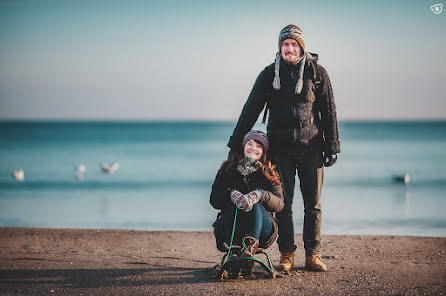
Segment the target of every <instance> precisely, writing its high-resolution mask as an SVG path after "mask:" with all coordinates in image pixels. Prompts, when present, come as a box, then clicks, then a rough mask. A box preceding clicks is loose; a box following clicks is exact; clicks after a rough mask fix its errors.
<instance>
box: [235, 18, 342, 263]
mask: <svg viewBox="0 0 446 296" xmlns="http://www.w3.org/2000/svg"><path fill="white" fill-rule="evenodd" d="M317 60H318V56H317V55H316V54H312V53H311V54H310V53H309V52H306V51H305V42H304V36H303V33H302V30H300V28H299V27H297V26H295V25H288V26H286V27H285V28H283V29H282V31H280V35H279V52H278V53H277V55H276V59H275V62H274V63H272V64H271V65H269V66H268V67H266V68H265V69H264V70H263V71H262V72H261V73H260V74H259V76H258V77H257V80H256V82H255V84H254V87H253V89H252V91H251V93H250V95H249V97H248V100H247V101H246V103H245V105H244V107H243V110H242V113H241V115H240V117H239V120H238V122H237V125H236V127H235V129H234V132H233V134H232V136H231V138H230V140H229V143H228V147H229V148H231V150H236V149H240V147H241V142H242V140H243V137H244V135H245V134H246V133H247V132H248V131H250V130H251V128H252V127H253V125H254V123H255V122H256V121H257V118H258V117H259V114H260V112H261V111H262V110H263V108H264V106H265V104H266V108H265V113H264V118H263V120H264V122H265V119H266V116H267V112H268V111H269V117H268V125H267V130H268V137H269V140H270V151H271V155H272V159H273V161H274V162H275V164H276V165H277V168H278V171H279V174H280V178H281V181H282V186H283V190H284V198H285V206H284V208H283V210H282V211H281V212H279V213H277V214H276V217H277V219H278V221H279V238H278V244H279V250H280V252H281V256H280V264H279V265H278V266H277V269H279V270H284V271H289V270H291V268H292V267H293V264H294V251H295V250H296V245H295V244H294V227H293V213H292V204H293V195H294V186H295V176H296V171H297V174H298V177H299V180H300V189H301V192H302V198H303V202H304V208H305V210H304V212H305V213H304V228H303V241H304V247H305V256H306V260H305V268H306V269H307V270H313V271H327V268H326V266H325V264H323V263H322V261H321V257H320V247H321V243H320V230H321V203H320V198H321V188H322V182H323V176H324V166H326V167H329V166H332V165H333V164H334V163H335V162H336V159H337V153H339V152H341V150H340V142H339V135H338V124H337V119H336V108H335V103H334V99H333V91H332V88H331V84H330V79H329V77H328V74H327V72H326V71H325V69H324V68H323V67H322V66H320V65H318V64H317Z"/></svg>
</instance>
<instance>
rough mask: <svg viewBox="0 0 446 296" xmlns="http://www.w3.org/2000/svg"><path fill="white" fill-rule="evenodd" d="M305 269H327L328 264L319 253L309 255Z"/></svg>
mask: <svg viewBox="0 0 446 296" xmlns="http://www.w3.org/2000/svg"><path fill="white" fill-rule="evenodd" d="M305 269H306V270H311V271H327V266H325V264H324V263H322V261H321V256H320V255H319V254H314V255H310V256H307V258H306V259H305Z"/></svg>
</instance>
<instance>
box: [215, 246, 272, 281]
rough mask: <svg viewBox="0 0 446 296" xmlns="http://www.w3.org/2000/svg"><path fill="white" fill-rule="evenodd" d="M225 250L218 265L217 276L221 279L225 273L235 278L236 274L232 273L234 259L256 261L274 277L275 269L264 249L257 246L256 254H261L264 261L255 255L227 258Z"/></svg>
mask: <svg viewBox="0 0 446 296" xmlns="http://www.w3.org/2000/svg"><path fill="white" fill-rule="evenodd" d="M229 253H230V252H227V253H225V254H224V255H223V257H222V259H221V263H220V267H219V269H220V270H219V272H218V275H217V278H218V279H220V280H223V279H224V278H225V275H228V276H229V278H237V275H234V274H232V263H233V262H235V261H243V260H253V261H254V262H257V263H258V264H259V265H260V266H261V267H262V268H263V269H264V270H265V271H266V272H267V274H268V275H269V277H271V278H273V279H274V278H276V271H275V270H274V267H273V264H272V262H271V258H270V257H269V255H268V253H267V252H265V251H264V249H262V248H258V249H257V252H256V254H263V255H264V256H265V257H266V263H265V262H263V260H261V259H258V258H255V257H236V258H228V254H229Z"/></svg>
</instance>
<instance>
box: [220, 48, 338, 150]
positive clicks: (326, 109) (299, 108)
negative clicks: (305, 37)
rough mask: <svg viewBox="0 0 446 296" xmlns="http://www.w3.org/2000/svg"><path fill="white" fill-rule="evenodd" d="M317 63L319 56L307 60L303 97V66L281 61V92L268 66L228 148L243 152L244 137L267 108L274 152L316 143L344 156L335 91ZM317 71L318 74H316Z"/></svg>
mask: <svg viewBox="0 0 446 296" xmlns="http://www.w3.org/2000/svg"><path fill="white" fill-rule="evenodd" d="M317 60H318V56H317V55H316V54H311V55H310V57H309V58H307V60H306V63H305V68H304V75H303V76H304V77H303V89H302V92H301V93H300V94H296V93H295V87H296V83H297V79H298V69H299V67H300V63H299V64H297V65H288V64H287V63H285V62H284V61H283V60H281V64H280V75H279V76H280V85H281V87H280V89H279V90H276V89H274V88H273V87H272V82H273V78H274V63H273V64H271V65H269V66H267V67H266V68H265V69H264V70H263V71H262V72H261V73H260V74H259V76H258V77H257V80H256V82H255V84H254V87H253V89H252V91H251V93H250V95H249V97H248V100H247V101H246V103H245V105H244V107H243V110H242V113H241V115H240V118H239V120H238V122H237V125H236V127H235V129H234V133H233V135H232V136H231V138H230V140H229V143H228V147H229V148H231V149H234V150H240V149H241V143H242V140H243V137H244V136H245V134H246V133H247V132H248V131H250V130H251V128H252V127H253V125H254V123H255V122H256V121H257V118H258V117H259V114H260V112H261V111H262V110H263V108H264V107H265V104H267V106H268V107H269V108H268V109H269V118H268V126H267V131H268V137H269V141H270V146H271V148H272V149H273V150H280V149H284V148H285V147H295V146H300V147H306V146H309V145H310V144H313V143H316V144H319V145H318V146H322V148H321V149H322V150H323V151H324V152H326V153H328V154H335V153H339V152H341V149H340V142H339V135H338V123H337V119H336V107H335V103H334V98H333V90H332V88H331V83H330V79H329V77H328V74H327V71H326V70H325V69H324V68H323V67H322V66H320V65H318V64H317ZM314 67H317V69H318V71H314ZM318 77H319V78H318ZM317 81H320V84H319V86H316V84H317Z"/></svg>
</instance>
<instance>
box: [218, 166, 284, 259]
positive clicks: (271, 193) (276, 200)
mask: <svg viewBox="0 0 446 296" xmlns="http://www.w3.org/2000/svg"><path fill="white" fill-rule="evenodd" d="M233 189H235V190H238V191H240V192H241V193H242V194H246V193H248V192H251V191H253V190H257V189H260V190H261V191H262V196H261V199H260V201H259V202H260V203H261V204H262V205H263V207H264V208H265V209H266V210H267V212H268V213H269V214H270V216H271V217H272V219H271V220H272V222H273V227H274V233H273V235H271V238H270V240H269V241H268V242H266V244H265V245H264V246H261V247H263V248H268V247H270V246H271V245H272V244H273V243H274V241H275V240H276V238H277V233H278V226H277V222H276V221H275V219H274V218H273V215H272V212H280V211H281V210H282V208H283V205H284V200H283V193H282V185H281V184H276V185H274V184H272V183H271V181H269V180H268V179H267V178H266V177H265V175H264V174H263V172H262V170H261V169H259V170H258V171H256V172H254V173H252V174H250V175H248V176H246V177H244V176H242V175H241V174H240V173H238V172H237V171H235V172H234V173H233V174H232V175H227V174H226V173H221V172H218V173H217V176H216V177H215V181H214V184H213V185H212V192H211V196H210V202H211V205H212V206H213V207H214V208H215V209H217V210H222V209H224V208H226V207H228V206H229V205H230V204H231V203H232V201H231V190H233ZM219 216H220V215H219ZM219 216H218V217H217V221H215V223H214V227H215V228H214V234H215V237H216V239H217V248H218V249H219V250H220V251H225V248H224V247H223V242H224V237H225V232H224V229H223V225H222V223H220V222H221V221H220V219H219Z"/></svg>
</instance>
